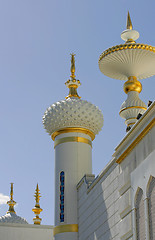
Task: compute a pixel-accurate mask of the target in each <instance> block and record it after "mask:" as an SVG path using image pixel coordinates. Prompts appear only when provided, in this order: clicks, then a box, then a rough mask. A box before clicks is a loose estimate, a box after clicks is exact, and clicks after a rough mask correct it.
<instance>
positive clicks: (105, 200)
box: [78, 161, 120, 240]
mask: <svg viewBox="0 0 155 240" xmlns="http://www.w3.org/2000/svg"><path fill="white" fill-rule="evenodd" d="M118 174H119V166H118V165H116V163H115V161H112V162H111V163H110V164H109V165H108V166H107V167H106V168H105V170H103V172H102V173H101V174H100V175H99V176H98V177H97V178H96V179H95V181H94V182H93V183H92V184H91V186H90V187H89V188H87V186H88V185H87V176H85V177H84V178H83V180H82V182H80V183H79V185H78V214H79V215H78V221H79V222H78V223H79V240H101V239H105V240H106V239H107V240H109V239H114V240H116V239H118V235H119V227H118V225H119V221H120V217H119V214H118V204H119V202H118V201H119V194H118Z"/></svg>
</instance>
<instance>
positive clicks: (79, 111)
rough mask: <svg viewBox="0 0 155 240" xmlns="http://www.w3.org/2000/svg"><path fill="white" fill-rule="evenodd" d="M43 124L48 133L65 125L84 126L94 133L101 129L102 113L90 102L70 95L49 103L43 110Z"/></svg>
mask: <svg viewBox="0 0 155 240" xmlns="http://www.w3.org/2000/svg"><path fill="white" fill-rule="evenodd" d="M43 124H44V128H45V129H46V131H47V132H48V133H49V134H50V135H51V134H53V133H54V132H55V131H58V130H60V129H63V128H66V127H82V128H86V129H88V130H90V131H92V132H93V133H94V134H95V135H96V134H98V133H99V131H101V129H102V126H103V114H102V112H101V111H100V110H99V108H98V107H96V106H95V105H93V104H92V103H90V102H87V101H86V100H81V99H79V98H77V97H71V98H67V99H65V100H62V101H59V102H56V103H54V104H53V105H51V106H50V107H49V108H48V109H47V110H46V111H45V114H44V116H43Z"/></svg>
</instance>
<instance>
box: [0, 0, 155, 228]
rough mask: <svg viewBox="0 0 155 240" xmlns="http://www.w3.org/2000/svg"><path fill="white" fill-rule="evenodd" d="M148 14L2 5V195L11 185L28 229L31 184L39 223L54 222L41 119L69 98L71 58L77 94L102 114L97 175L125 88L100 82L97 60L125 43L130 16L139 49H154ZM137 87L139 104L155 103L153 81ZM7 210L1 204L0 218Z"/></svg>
mask: <svg viewBox="0 0 155 240" xmlns="http://www.w3.org/2000/svg"><path fill="white" fill-rule="evenodd" d="M154 9H155V2H154V1H153V0H150V1H144V0H141V1H133V0H131V1H126V0H117V1H114V0H109V1H104V0H102V1H101V0H97V1H92V0H78V1H74V0H61V1H60V0H59V1H58V0H57V1H56V0H44V1H42V0H27V1H24V0H23V1H21V0H14V1H11V0H5V1H0V30H1V31H0V109H1V118H0V121H1V124H0V133H1V134H0V159H1V161H0V163H1V165H0V166H1V167H0V193H1V194H4V195H5V196H8V195H9V192H10V182H14V192H15V193H14V199H15V201H17V202H18V205H17V207H16V211H17V214H18V215H20V216H22V217H25V218H26V219H27V221H28V222H29V223H33V221H32V219H33V217H34V214H33V212H32V210H31V209H32V208H33V207H34V204H35V201H34V197H33V195H34V191H35V188H36V184H37V182H38V183H39V187H40V191H41V195H42V198H41V201H40V204H41V207H42V208H43V212H42V213H41V217H42V219H43V220H42V224H53V223H54V148H53V142H52V140H51V138H50V136H48V134H47V133H46V132H45V130H44V129H43V125H42V116H43V114H44V112H45V110H46V108H47V107H49V106H50V105H51V104H53V103H54V102H56V101H59V100H62V99H64V98H65V96H67V94H68V89H67V88H66V86H65V85H64V83H65V82H66V80H67V79H68V78H69V76H70V53H72V52H74V53H75V54H76V76H77V79H79V80H80V81H81V83H82V85H81V87H80V88H79V89H78V92H79V95H80V96H81V97H82V99H86V100H88V101H90V102H92V103H94V104H95V105H97V106H98V107H99V108H100V109H101V110H102V112H103V115H104V126H103V130H102V132H100V134H99V135H98V136H96V139H95V140H94V142H93V173H95V174H96V175H97V174H98V173H99V172H100V171H101V170H102V169H103V168H104V166H105V165H106V163H107V162H108V161H109V160H111V156H112V154H113V152H114V148H115V147H116V146H117V145H118V143H119V142H120V140H121V139H122V138H123V137H124V135H125V124H124V121H123V120H122V119H121V118H120V117H119V109H120V106H121V104H122V102H123V101H124V100H125V99H126V94H125V93H124V92H123V83H124V82H122V81H119V80H115V79H110V78H108V77H106V76H104V75H103V74H102V73H101V72H100V71H99V68H98V58H99V56H100V54H101V53H102V52H103V51H104V50H105V49H107V48H109V47H111V46H114V45H117V44H121V43H123V41H122V40H121V38H120V34H121V32H122V31H123V30H124V29H125V28H126V16H127V11H128V10H129V11H130V15H131V19H132V23H133V28H134V29H135V30H137V31H139V33H140V38H139V39H138V41H137V42H140V43H148V44H150V45H153V46H154V45H155V33H154V22H155V19H154ZM141 82H142V85H143V90H142V93H141V94H140V98H141V99H142V100H143V101H144V102H145V103H147V102H148V100H153V99H154V89H155V77H152V78H150V79H144V80H142V81H141ZM1 194H0V197H1V196H2V195H1ZM1 198H3V197H1ZM1 203H3V202H2V201H0V204H1ZM7 209H8V207H7V206H6V205H4V204H1V205H0V215H3V214H5V212H6V211H7Z"/></svg>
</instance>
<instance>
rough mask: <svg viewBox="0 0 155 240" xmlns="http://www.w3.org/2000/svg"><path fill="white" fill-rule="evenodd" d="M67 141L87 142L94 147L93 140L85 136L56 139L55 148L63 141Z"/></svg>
mask: <svg viewBox="0 0 155 240" xmlns="http://www.w3.org/2000/svg"><path fill="white" fill-rule="evenodd" d="M67 142H80V143H86V144H89V145H90V146H91V147H92V141H90V140H89V139H87V138H83V137H65V138H60V139H57V140H55V142H54V148H55V147H56V146H58V145H59V144H61V143H67Z"/></svg>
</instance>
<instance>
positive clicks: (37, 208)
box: [32, 183, 42, 225]
mask: <svg viewBox="0 0 155 240" xmlns="http://www.w3.org/2000/svg"><path fill="white" fill-rule="evenodd" d="M39 191H40V190H39V187H38V183H37V187H36V190H35V195H34V197H35V200H36V204H35V207H34V208H33V209H32V211H33V212H34V213H35V215H36V217H35V218H33V222H34V224H38V225H40V223H41V220H42V219H41V218H40V217H39V214H40V213H41V212H42V209H41V208H40V204H39V201H40V197H41V196H40V192H39Z"/></svg>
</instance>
